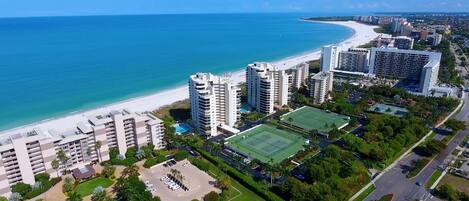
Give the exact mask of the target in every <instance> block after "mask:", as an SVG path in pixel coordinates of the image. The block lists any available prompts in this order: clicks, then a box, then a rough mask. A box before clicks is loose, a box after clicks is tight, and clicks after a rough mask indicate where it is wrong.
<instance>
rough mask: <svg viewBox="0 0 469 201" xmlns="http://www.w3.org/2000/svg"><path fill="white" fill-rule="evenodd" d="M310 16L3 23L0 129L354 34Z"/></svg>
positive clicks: (148, 17)
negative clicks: (308, 20) (309, 20)
mask: <svg viewBox="0 0 469 201" xmlns="http://www.w3.org/2000/svg"><path fill="white" fill-rule="evenodd" d="M308 16H310V15H302V14H185V15H182V14H181V15H134V16H83V17H33V18H0V130H5V129H10V128H14V127H17V126H21V125H24V124H29V123H33V122H36V121H40V120H44V119H49V118H53V117H57V116H64V115H67V114H70V113H74V112H77V111H83V110H87V109H91V108H95V107H98V106H101V105H105V104H109V103H112V102H116V101H121V100H125V99H128V98H132V97H136V96H141V95H146V94H150V93H154V92H158V91H161V90H164V89H169V88H173V87H176V86H180V85H182V84H186V83H187V78H188V76H189V75H190V74H193V73H196V72H211V73H214V74H220V73H224V72H228V71H235V70H240V69H242V68H244V67H245V66H246V65H247V64H248V63H251V62H254V61H275V60H279V59H282V58H285V57H289V56H293V55H298V54H302V53H305V52H308V51H312V50H315V49H318V48H320V47H321V46H323V45H327V44H332V43H338V42H340V41H342V40H345V39H346V38H348V37H350V36H352V35H353V31H352V30H351V29H349V28H346V27H342V26H338V25H332V24H321V23H310V22H304V21H300V20H299V19H300V17H308Z"/></svg>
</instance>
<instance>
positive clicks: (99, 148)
mask: <svg viewBox="0 0 469 201" xmlns="http://www.w3.org/2000/svg"><path fill="white" fill-rule="evenodd" d="M102 145H103V143H102V142H101V141H99V140H98V141H96V150H98V157H99V161H103V158H101V146H102Z"/></svg>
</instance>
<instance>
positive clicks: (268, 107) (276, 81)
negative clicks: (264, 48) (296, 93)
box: [246, 62, 303, 114]
mask: <svg viewBox="0 0 469 201" xmlns="http://www.w3.org/2000/svg"><path fill="white" fill-rule="evenodd" d="M289 77H290V76H289V75H288V74H287V73H286V72H285V71H283V70H279V68H278V67H276V66H273V65H271V64H270V63H266V62H256V63H253V64H249V65H248V67H247V68H246V88H247V97H248V104H249V105H251V106H252V107H253V108H255V109H256V111H258V112H261V113H264V114H271V113H273V112H274V105H278V106H283V105H287V104H288V99H289V79H290V78H289ZM301 77H303V76H301Z"/></svg>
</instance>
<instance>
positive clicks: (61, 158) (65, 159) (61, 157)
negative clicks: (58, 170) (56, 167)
mask: <svg viewBox="0 0 469 201" xmlns="http://www.w3.org/2000/svg"><path fill="white" fill-rule="evenodd" d="M57 158H58V159H59V161H60V163H62V165H63V166H64V172H65V174H67V162H68V160H70V158H69V157H68V156H67V155H66V154H65V152H64V150H62V149H61V150H59V152H57Z"/></svg>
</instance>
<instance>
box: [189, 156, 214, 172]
mask: <svg viewBox="0 0 469 201" xmlns="http://www.w3.org/2000/svg"><path fill="white" fill-rule="evenodd" d="M191 163H192V164H193V165H195V166H196V167H197V168H199V169H200V170H202V171H204V172H206V171H208V170H209V167H210V166H209V164H208V163H207V162H205V161H203V160H200V159H198V158H193V159H191Z"/></svg>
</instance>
